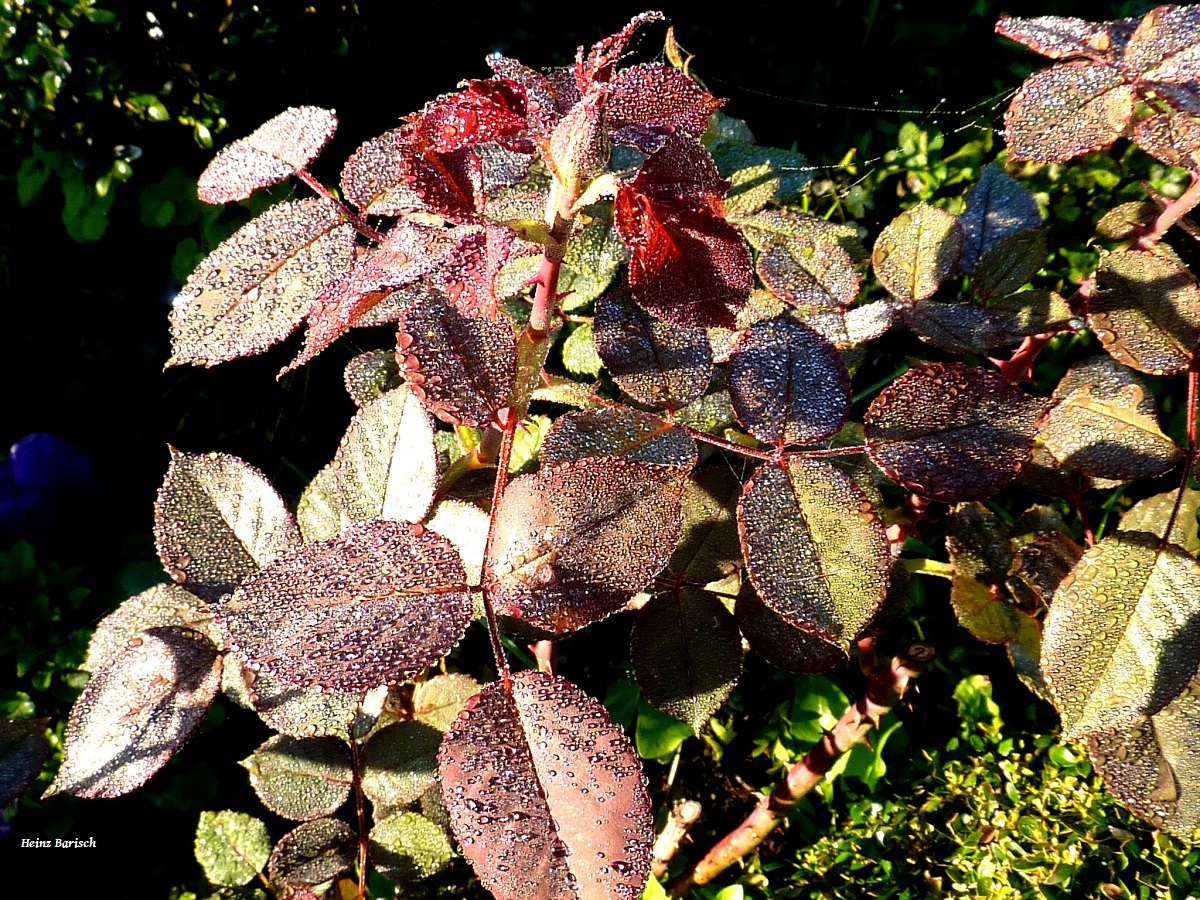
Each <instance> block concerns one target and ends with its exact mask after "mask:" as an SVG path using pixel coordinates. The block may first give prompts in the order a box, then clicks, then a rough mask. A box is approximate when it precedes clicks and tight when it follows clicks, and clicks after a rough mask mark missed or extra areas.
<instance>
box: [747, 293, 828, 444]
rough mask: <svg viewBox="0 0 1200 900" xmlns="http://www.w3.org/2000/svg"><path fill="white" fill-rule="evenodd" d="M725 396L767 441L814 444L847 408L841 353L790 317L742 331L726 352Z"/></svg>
mask: <svg viewBox="0 0 1200 900" xmlns="http://www.w3.org/2000/svg"><path fill="white" fill-rule="evenodd" d="M729 397H730V400H731V401H732V402H733V410H734V412H735V413H736V414H737V417H738V421H739V422H741V423H742V425H743V427H745V429H746V430H747V431H748V432H750V433H751V434H752V435H754V436H755V437H756V438H758V439H759V440H760V441H762V442H763V443H766V444H774V445H775V446H777V447H783V446H786V445H788V444H815V443H817V442H818V441H823V440H825V439H826V438H829V437H832V436H833V435H834V434H836V433H837V430H838V429H839V428H841V427H842V423H843V422H845V421H846V415H847V414H848V413H849V411H850V373H849V372H847V371H846V364H845V362H844V361H843V360H842V357H841V354H839V353H838V352H837V350H836V349H835V348H834V346H833V345H832V344H830V343H829V342H828V341H826V340H825V339H824V338H823V337H821V336H820V335H819V334H817V333H816V332H815V331H813V330H812V329H811V328H809V327H808V326H807V325H804V324H803V323H801V322H798V321H796V320H795V319H794V318H792V317H791V316H787V315H783V316H777V317H776V318H773V319H768V320H767V321H765V322H758V323H756V324H754V325H753V326H751V327H750V328H749V329H748V330H747V331H744V332H742V334H741V336H739V337H738V340H737V343H736V344H735V345H734V348H733V352H732V353H731V354H730V356H729Z"/></svg>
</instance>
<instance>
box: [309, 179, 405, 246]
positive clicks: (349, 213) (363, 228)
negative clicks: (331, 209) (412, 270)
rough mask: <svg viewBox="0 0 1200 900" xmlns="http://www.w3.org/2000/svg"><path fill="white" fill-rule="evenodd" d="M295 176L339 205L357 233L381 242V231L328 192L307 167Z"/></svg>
mask: <svg viewBox="0 0 1200 900" xmlns="http://www.w3.org/2000/svg"><path fill="white" fill-rule="evenodd" d="M296 177H297V178H299V179H300V180H301V181H303V182H304V183H305V184H307V185H308V186H309V187H310V188H312V189H313V190H314V191H316V192H317V193H318V194H320V195H321V196H322V197H324V198H325V199H326V200H329V201H332V202H333V203H336V204H337V205H338V206H340V207H341V208H342V215H343V216H345V217H346V220H347V221H348V222H349V223H350V224H351V225H353V226H354V229H355V231H357V232H358V233H359V234H361V235H363V236H364V237H367V238H370V239H371V240H373V241H375V242H376V243H377V244H382V243H383V240H384V238H383V234H382V233H380V232H379V231H377V230H376V229H374V228H372V227H371V226H370V225H368V224H367V220H366V219H364V218H363V217H362V216H360V215H359V214H358V213H356V212H355V211H354V210H352V209H351V208H350V207H348V206H347V205H346V204H345V203H343V202H342V201H341V200H339V199H338V198H337V197H335V196H333V194H332V192H330V190H329V188H327V187H325V185H323V184H321V182H319V181H317V179H315V178H314V177H313V176H312V173H311V172H309V171H308V169H301V170H300V171H298V172H297V173H296Z"/></svg>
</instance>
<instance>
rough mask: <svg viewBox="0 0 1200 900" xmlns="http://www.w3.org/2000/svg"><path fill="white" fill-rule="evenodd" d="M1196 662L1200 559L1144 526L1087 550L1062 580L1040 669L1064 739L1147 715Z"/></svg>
mask: <svg viewBox="0 0 1200 900" xmlns="http://www.w3.org/2000/svg"><path fill="white" fill-rule="evenodd" d="M1197 667H1200V563H1198V562H1197V561H1196V560H1195V558H1193V557H1191V556H1189V555H1188V554H1187V553H1185V552H1184V551H1183V550H1180V549H1179V548H1178V547H1174V546H1172V545H1170V544H1167V545H1165V546H1164V545H1162V544H1161V542H1160V541H1159V539H1158V538H1157V537H1156V536H1154V535H1152V534H1147V533H1145V532H1138V531H1121V532H1117V533H1116V534H1114V535H1112V536H1110V537H1107V538H1105V539H1104V540H1102V541H1101V542H1100V543H1098V544H1096V545H1095V546H1094V547H1092V548H1091V549H1090V550H1088V551H1087V552H1086V553H1085V554H1084V555H1083V557H1082V559H1080V561H1079V563H1078V564H1077V565H1076V566H1075V568H1074V570H1073V571H1072V572H1071V574H1070V575H1068V576H1067V578H1066V579H1065V580H1064V581H1063V583H1062V584H1061V585H1060V586H1059V589H1058V591H1057V592H1056V593H1055V594H1054V600H1053V602H1052V603H1051V604H1050V612H1049V614H1048V615H1047V616H1046V623H1045V630H1044V632H1043V634H1042V672H1043V674H1044V675H1045V678H1046V683H1047V684H1048V685H1049V687H1050V692H1051V694H1053V696H1054V701H1055V705H1056V706H1057V707H1058V710H1059V713H1061V715H1062V721H1063V735H1064V737H1065V738H1066V739H1068V740H1074V739H1076V738H1079V737H1081V736H1083V735H1085V734H1087V733H1088V732H1091V731H1095V730H1097V729H1100V728H1105V727H1111V726H1116V725H1123V724H1127V723H1129V722H1132V721H1134V720H1135V719H1136V718H1137V717H1138V716H1149V715H1153V714H1154V713H1156V712H1158V711H1159V710H1161V709H1162V708H1163V707H1165V706H1166V705H1167V704H1168V703H1170V702H1171V701H1172V700H1173V699H1174V698H1175V697H1176V696H1177V695H1178V694H1179V693H1180V691H1182V690H1183V689H1184V687H1185V686H1186V685H1187V683H1188V681H1189V680H1190V679H1191V677H1192V675H1193V673H1195V671H1196V669H1197Z"/></svg>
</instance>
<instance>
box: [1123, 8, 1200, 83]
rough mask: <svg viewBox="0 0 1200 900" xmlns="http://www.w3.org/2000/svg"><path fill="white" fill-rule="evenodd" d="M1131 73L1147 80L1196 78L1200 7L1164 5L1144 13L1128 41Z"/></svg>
mask: <svg viewBox="0 0 1200 900" xmlns="http://www.w3.org/2000/svg"><path fill="white" fill-rule="evenodd" d="M1122 62H1123V64H1124V67H1125V69H1127V70H1128V71H1129V73H1131V74H1134V73H1136V74H1137V75H1138V76H1140V77H1141V78H1143V79H1145V80H1146V81H1184V82H1186V81H1195V80H1196V73H1197V66H1198V65H1200V10H1198V9H1197V8H1196V7H1195V6H1174V5H1164V6H1159V7H1156V8H1155V9H1152V10H1150V12H1148V13H1146V15H1145V16H1143V17H1142V20H1141V22H1139V23H1138V26H1137V29H1136V30H1135V31H1134V32H1133V34H1132V35H1131V36H1130V38H1129V43H1128V44H1126V45H1125V56H1124V59H1123V60H1122Z"/></svg>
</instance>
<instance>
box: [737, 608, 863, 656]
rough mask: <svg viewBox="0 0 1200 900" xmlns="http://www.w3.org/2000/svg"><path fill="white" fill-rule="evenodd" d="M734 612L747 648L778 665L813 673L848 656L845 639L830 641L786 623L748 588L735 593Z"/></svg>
mask: <svg viewBox="0 0 1200 900" xmlns="http://www.w3.org/2000/svg"><path fill="white" fill-rule="evenodd" d="M734 612H735V614H736V615H737V623H738V627H739V628H741V630H742V634H744V635H745V636H746V640H747V641H749V642H750V648H751V649H752V650H754V652H755V653H757V654H758V655H759V656H761V657H762V658H763V659H765V660H766V661H767V662H769V663H770V664H771V665H773V666H776V667H777V668H780V669H784V670H786V671H788V672H796V673H800V674H810V675H816V674H819V673H821V672H828V671H829V670H830V669H832V668H833V667H834V666H836V665H837V664H838V663H842V662H845V661H846V660H847V659H849V658H850V654H849V652H848V651H847V650H846V643H845V642H844V641H833V640H830V639H828V638H825V637H822V636H821V635H819V634H810V633H808V632H807V631H801V630H800V629H799V628H795V627H793V626H792V625H789V624H788V623H787V620H786V619H784V617H783V616H781V615H779V614H778V613H777V612H774V611H773V610H772V609H771V608H770V607H769V606H767V604H765V603H763V602H762V601H761V600H760V599H758V597H756V596H754V594H753V592H751V591H742V593H740V594H738V599H737V605H736V606H735V607H734Z"/></svg>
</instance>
